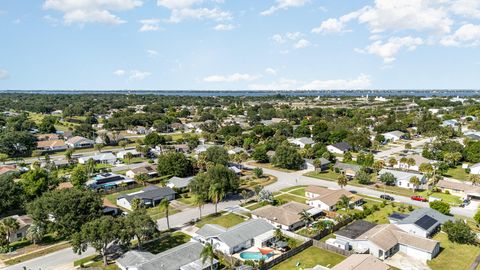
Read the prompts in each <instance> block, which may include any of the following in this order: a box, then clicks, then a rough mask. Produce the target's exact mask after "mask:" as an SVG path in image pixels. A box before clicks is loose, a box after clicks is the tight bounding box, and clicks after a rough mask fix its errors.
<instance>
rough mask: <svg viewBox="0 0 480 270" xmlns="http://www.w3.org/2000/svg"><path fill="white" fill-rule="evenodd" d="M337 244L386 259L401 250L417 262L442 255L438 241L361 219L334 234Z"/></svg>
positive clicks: (388, 225)
mask: <svg viewBox="0 0 480 270" xmlns="http://www.w3.org/2000/svg"><path fill="white" fill-rule="evenodd" d="M334 235H335V236H336V239H335V241H339V242H344V243H348V249H353V250H354V251H355V252H357V253H369V254H372V255H373V256H375V257H377V258H379V259H381V260H384V259H387V258H389V257H391V256H393V255H394V254H395V253H397V252H398V251H400V252H402V253H403V254H405V255H406V256H409V257H412V258H414V259H418V260H422V261H427V260H431V259H433V258H434V257H435V256H436V255H437V254H438V253H439V252H440V243H439V242H438V241H435V240H432V239H428V238H424V237H421V236H416V235H411V234H409V233H407V232H405V231H403V230H401V229H400V228H399V227H397V226H396V225H394V224H381V225H375V224H373V223H370V222H367V221H364V220H357V221H354V222H352V223H350V224H349V225H347V226H345V227H344V228H342V229H341V230H339V231H337V232H335V233H334Z"/></svg>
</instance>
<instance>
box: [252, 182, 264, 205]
mask: <svg viewBox="0 0 480 270" xmlns="http://www.w3.org/2000/svg"><path fill="white" fill-rule="evenodd" d="M262 190H263V187H262V186H260V185H256V186H255V187H254V188H253V192H255V196H256V197H257V201H258V196H259V195H260V192H261V191H262Z"/></svg>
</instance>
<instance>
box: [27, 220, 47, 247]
mask: <svg viewBox="0 0 480 270" xmlns="http://www.w3.org/2000/svg"><path fill="white" fill-rule="evenodd" d="M44 234H45V231H44V230H43V228H42V226H40V225H38V224H36V223H33V224H32V225H30V227H28V230H27V236H26V237H27V239H28V240H30V241H32V243H33V245H36V244H37V242H38V241H40V240H42V238H43V235H44Z"/></svg>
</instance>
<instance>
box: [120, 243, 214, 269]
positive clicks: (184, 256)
mask: <svg viewBox="0 0 480 270" xmlns="http://www.w3.org/2000/svg"><path fill="white" fill-rule="evenodd" d="M202 249H203V246H202V244H200V243H198V242H188V243H185V244H183V245H180V246H177V247H174V248H172V249H169V250H167V251H164V252H162V253H159V254H157V255H153V254H151V253H149V252H140V251H129V252H127V253H125V254H124V255H123V256H122V257H120V258H119V259H117V264H119V265H121V266H122V267H123V268H125V269H126V268H127V267H130V268H133V267H136V269H138V270H179V269H203V268H188V267H190V266H194V265H195V264H198V265H201V262H199V261H198V260H199V259H200V253H201V251H202ZM215 262H216V261H215ZM207 264H209V262H205V267H206V266H207ZM184 266H185V267H184Z"/></svg>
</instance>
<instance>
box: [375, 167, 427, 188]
mask: <svg viewBox="0 0 480 270" xmlns="http://www.w3.org/2000/svg"><path fill="white" fill-rule="evenodd" d="M385 173H391V174H392V175H393V176H394V177H395V185H396V186H397V187H402V188H414V186H413V184H410V179H412V177H414V176H415V177H417V178H418V180H420V185H419V186H417V187H415V188H417V189H418V188H422V187H423V185H424V184H426V183H427V178H426V177H425V176H424V175H423V174H420V173H413V172H405V171H397V170H389V169H382V170H380V172H379V173H378V177H379V178H380V177H381V176H382V175H383V174H385Z"/></svg>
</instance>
